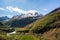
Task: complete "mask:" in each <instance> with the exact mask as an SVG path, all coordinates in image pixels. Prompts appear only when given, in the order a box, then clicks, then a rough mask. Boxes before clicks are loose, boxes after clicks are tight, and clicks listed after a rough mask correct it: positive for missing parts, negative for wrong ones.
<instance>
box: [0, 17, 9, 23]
mask: <svg viewBox="0 0 60 40" xmlns="http://www.w3.org/2000/svg"><path fill="white" fill-rule="evenodd" d="M8 20H9V17H8V16H2V17H0V22H4V21H8Z"/></svg>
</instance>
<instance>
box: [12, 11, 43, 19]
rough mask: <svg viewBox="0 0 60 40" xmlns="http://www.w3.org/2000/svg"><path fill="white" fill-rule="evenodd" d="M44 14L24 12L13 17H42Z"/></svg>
mask: <svg viewBox="0 0 60 40" xmlns="http://www.w3.org/2000/svg"><path fill="white" fill-rule="evenodd" d="M42 16H43V15H42V14H39V13H38V12H28V13H23V14H21V15H16V16H13V17H12V18H13V19H21V18H27V17H33V18H34V17H39V18H40V17H42Z"/></svg>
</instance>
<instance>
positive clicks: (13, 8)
mask: <svg viewBox="0 0 60 40" xmlns="http://www.w3.org/2000/svg"><path fill="white" fill-rule="evenodd" d="M6 9H7V10H9V11H11V12H18V13H20V14H21V13H22V14H28V13H32V14H34V13H35V12H37V10H29V11H24V10H22V9H20V8H17V7H11V6H8V7H6Z"/></svg>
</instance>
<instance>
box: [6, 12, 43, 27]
mask: <svg viewBox="0 0 60 40" xmlns="http://www.w3.org/2000/svg"><path fill="white" fill-rule="evenodd" d="M41 17H43V15H42V14H39V13H37V12H34V13H27V14H21V15H16V16H13V17H12V18H11V19H10V20H9V21H8V22H6V23H5V24H6V25H8V26H10V27H24V26H26V25H27V24H30V23H32V22H34V21H36V20H37V19H40V18H41Z"/></svg>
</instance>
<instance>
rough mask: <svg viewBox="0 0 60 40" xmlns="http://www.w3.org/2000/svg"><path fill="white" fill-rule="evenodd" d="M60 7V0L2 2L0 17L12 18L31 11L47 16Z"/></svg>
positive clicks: (0, 2) (9, 0)
mask: <svg viewBox="0 0 60 40" xmlns="http://www.w3.org/2000/svg"><path fill="white" fill-rule="evenodd" d="M59 6H60V0H0V15H1V16H6V15H7V16H9V17H11V16H13V15H18V14H20V12H19V11H21V12H25V11H26V12H27V11H30V10H32V11H38V12H39V13H40V14H43V15H46V14H47V13H49V12H50V11H52V10H53V9H55V8H58V7H59ZM16 9H17V10H16Z"/></svg>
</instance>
